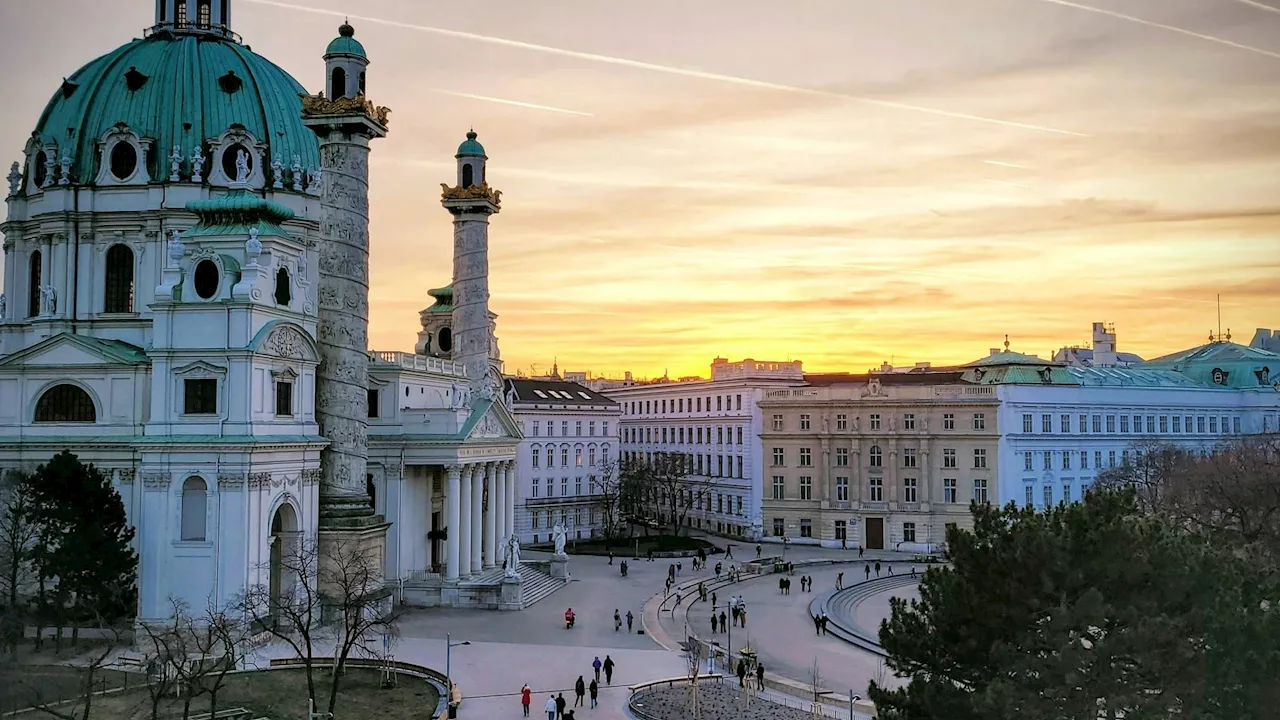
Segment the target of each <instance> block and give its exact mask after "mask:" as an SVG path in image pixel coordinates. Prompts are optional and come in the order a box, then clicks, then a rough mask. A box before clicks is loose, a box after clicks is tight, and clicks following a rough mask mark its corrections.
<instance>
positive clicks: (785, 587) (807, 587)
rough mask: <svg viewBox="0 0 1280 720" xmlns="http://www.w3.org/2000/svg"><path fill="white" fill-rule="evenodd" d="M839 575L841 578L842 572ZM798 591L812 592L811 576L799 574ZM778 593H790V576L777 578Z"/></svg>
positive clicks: (837, 586)
mask: <svg viewBox="0 0 1280 720" xmlns="http://www.w3.org/2000/svg"><path fill="white" fill-rule="evenodd" d="M840 575H841V579H843V575H844V573H840ZM836 589H837V590H839V589H840V584H839V581H837V583H836ZM800 592H813V578H812V577H810V576H809V575H801V576H800ZM778 593H779V594H782V595H790V594H791V578H789V577H785V576H784V577H780V578H778Z"/></svg>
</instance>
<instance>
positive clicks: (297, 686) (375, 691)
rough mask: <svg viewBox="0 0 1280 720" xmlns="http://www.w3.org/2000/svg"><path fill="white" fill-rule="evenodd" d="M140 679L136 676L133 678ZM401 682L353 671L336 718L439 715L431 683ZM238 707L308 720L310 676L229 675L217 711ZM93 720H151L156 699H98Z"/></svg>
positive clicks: (325, 688) (140, 692)
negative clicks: (385, 686) (389, 684)
mask: <svg viewBox="0 0 1280 720" xmlns="http://www.w3.org/2000/svg"><path fill="white" fill-rule="evenodd" d="M28 669H29V668H28ZM67 669H68V670H70V669H71V668H67ZM140 677H141V676H140V675H133V676H132V680H134V681H136V680H137V679H139V678H140ZM329 679H330V676H329V674H328V671H327V670H323V669H317V670H316V671H315V680H316V694H317V695H318V696H319V697H317V698H316V704H317V705H318V706H319V708H318V709H319V710H324V709H326V708H327V706H328V702H329V694H328V693H329ZM397 681H398V682H397V685H396V687H393V688H389V689H383V688H382V687H381V674H380V673H379V672H378V671H377V670H369V669H364V668H353V669H351V670H348V671H347V674H346V675H345V676H344V677H343V679H342V683H341V684H340V685H339V686H338V703H337V706H336V707H334V717H335V718H377V719H378V720H421V719H422V718H424V717H429V716H430V715H431V713H433V712H434V711H435V708H436V704H437V703H438V701H439V694H438V693H437V692H436V690H435V687H434V686H432V685H431V684H430V683H428V682H427V681H426V680H423V679H421V678H415V677H409V676H407V675H400V676H398V678H397ZM73 687H74V685H73ZM73 692H74V691H73ZM184 701H185V698H174V697H172V696H169V697H166V698H164V699H163V700H162V701H161V703H160V717H162V718H165V720H174V719H176V718H181V717H182V705H183V702H184ZM237 707H241V708H244V709H246V710H248V711H249V712H250V714H249V715H248V716H247V718H246V720H252V719H253V718H260V717H266V718H270V720H307V677H306V674H305V673H304V672H303V671H302V670H300V669H295V668H288V669H282V670H264V671H257V672H245V673H236V674H234V675H228V676H227V678H226V684H225V685H224V686H223V688H222V689H221V690H220V691H219V692H218V710H220V711H221V710H227V709H230V708H237ZM68 709H69V708H68ZM207 712H209V696H208V695H207V694H202V695H198V696H196V697H195V698H194V699H193V700H192V702H191V714H192V715H195V714H197V713H207ZM91 717H92V718H93V720H149V718H150V717H151V697H150V695H149V694H148V693H147V690H146V689H145V688H138V689H130V690H125V691H121V692H119V693H113V694H109V695H102V696H99V697H95V698H94V699H93V709H92V713H91Z"/></svg>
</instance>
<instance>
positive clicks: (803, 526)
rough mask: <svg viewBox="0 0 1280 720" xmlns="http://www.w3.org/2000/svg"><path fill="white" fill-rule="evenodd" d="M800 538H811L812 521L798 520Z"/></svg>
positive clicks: (806, 519)
mask: <svg viewBox="0 0 1280 720" xmlns="http://www.w3.org/2000/svg"><path fill="white" fill-rule="evenodd" d="M800 537H802V538H807V537H813V521H812V520H810V519H808V518H800Z"/></svg>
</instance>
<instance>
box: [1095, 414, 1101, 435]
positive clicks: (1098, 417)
mask: <svg viewBox="0 0 1280 720" xmlns="http://www.w3.org/2000/svg"><path fill="white" fill-rule="evenodd" d="M1093 431H1094V432H1096V433H1100V432H1102V416H1101V415H1094V416H1093Z"/></svg>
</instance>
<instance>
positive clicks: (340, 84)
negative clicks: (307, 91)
mask: <svg viewBox="0 0 1280 720" xmlns="http://www.w3.org/2000/svg"><path fill="white" fill-rule="evenodd" d="M346 94H347V71H346V70H343V69H342V68H340V67H336V68H334V69H333V77H332V78H331V79H330V81H329V99H331V100H337V99H338V98H340V97H343V96H345V95H346Z"/></svg>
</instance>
